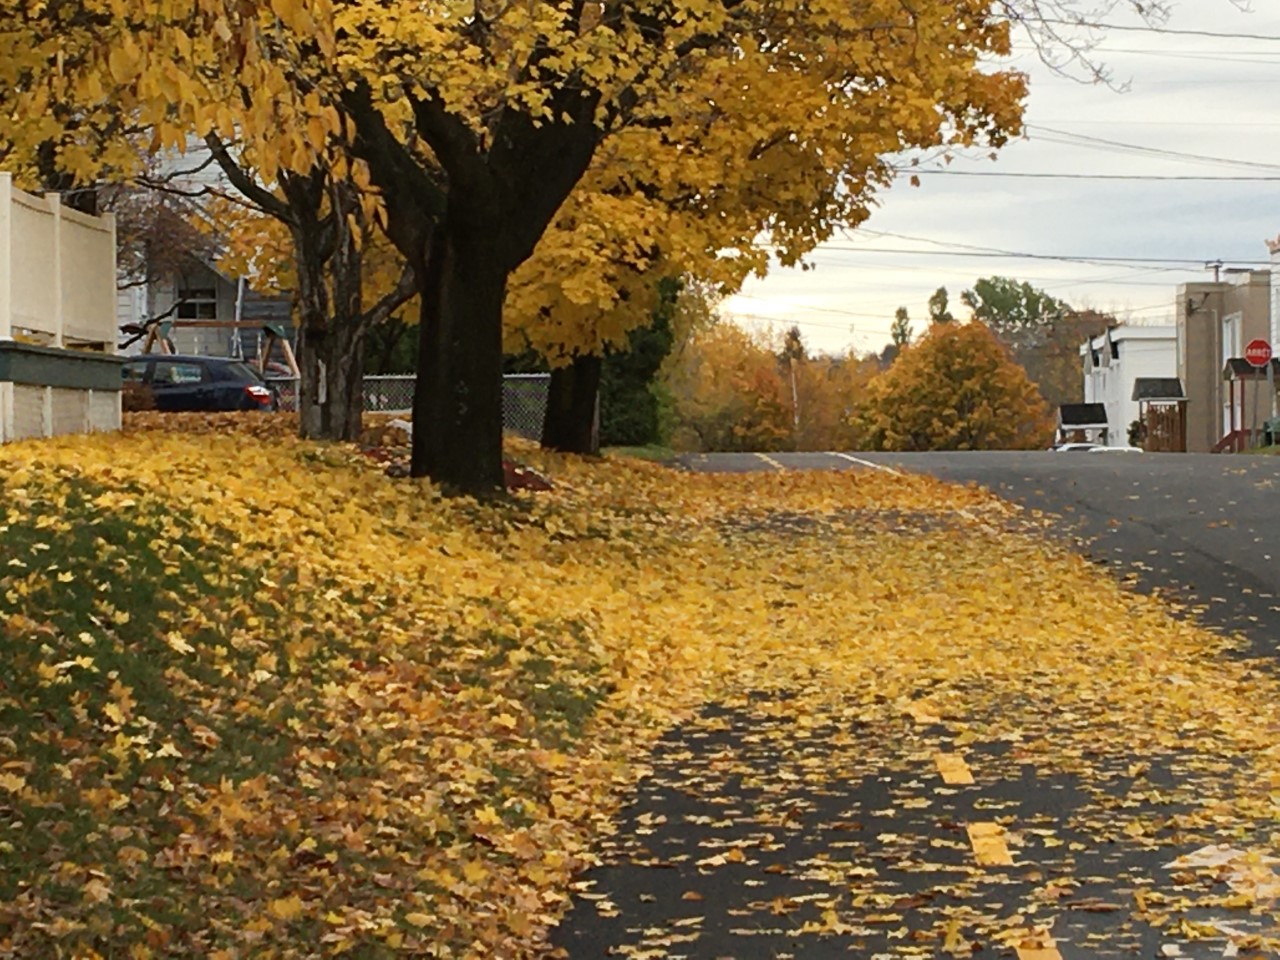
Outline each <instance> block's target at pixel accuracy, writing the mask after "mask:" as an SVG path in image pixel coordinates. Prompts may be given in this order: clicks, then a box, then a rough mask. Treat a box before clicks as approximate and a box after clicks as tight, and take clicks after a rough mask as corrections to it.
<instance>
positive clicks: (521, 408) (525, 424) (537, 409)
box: [502, 373, 551, 440]
mask: <svg viewBox="0 0 1280 960" xmlns="http://www.w3.org/2000/svg"><path fill="white" fill-rule="evenodd" d="M550 388H551V374H549V373H509V374H507V375H506V376H505V377H503V378H502V429H504V430H508V431H510V432H511V433H515V434H518V435H520V436H522V437H524V438H526V439H528V440H538V439H540V438H541V437H542V420H543V418H544V417H545V416H546V414H547V392H548V391H549V390H550Z"/></svg>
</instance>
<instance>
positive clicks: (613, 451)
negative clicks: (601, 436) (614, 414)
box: [602, 443, 677, 463]
mask: <svg viewBox="0 0 1280 960" xmlns="http://www.w3.org/2000/svg"><path fill="white" fill-rule="evenodd" d="M602 452H603V453H604V455H605V456H606V457H624V458H628V459H632V460H649V461H652V462H653V463H670V462H671V461H672V460H674V459H675V458H676V456H677V453H676V451H675V450H673V449H672V448H671V447H664V446H662V445H661V444H657V443H650V444H647V445H645V446H643V447H605V448H604V450H603V451H602Z"/></svg>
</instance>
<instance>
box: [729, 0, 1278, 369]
mask: <svg viewBox="0 0 1280 960" xmlns="http://www.w3.org/2000/svg"><path fill="white" fill-rule="evenodd" d="M1253 6H1254V10H1253V12H1246V11H1241V10H1240V9H1239V8H1238V7H1237V6H1234V5H1233V4H1232V3H1231V0H1181V2H1179V3H1177V5H1176V6H1175V8H1174V10H1173V16H1172V17H1171V18H1170V20H1169V21H1168V22H1167V23H1166V24H1165V26H1164V29H1165V31H1184V32H1156V31H1151V30H1146V29H1132V30H1124V31H1120V30H1116V31H1113V32H1110V33H1108V34H1107V35H1106V36H1105V38H1104V39H1102V40H1101V41H1100V42H1099V43H1098V45H1097V47H1096V49H1095V52H1094V58H1095V59H1096V60H1097V61H1099V62H1101V63H1105V64H1106V66H1107V68H1108V69H1109V70H1110V72H1111V74H1112V77H1113V80H1114V81H1115V82H1116V83H1122V84H1125V85H1126V86H1127V89H1125V90H1123V91H1122V92H1117V91H1116V90H1115V89H1111V88H1108V87H1107V86H1105V85H1099V84H1085V83H1079V82H1075V81H1073V80H1070V79H1065V78H1062V77H1060V76H1056V75H1055V74H1054V73H1053V72H1052V71H1050V70H1049V69H1047V68H1046V67H1045V66H1043V65H1042V64H1041V62H1040V60H1039V58H1038V57H1037V55H1036V53H1035V52H1034V50H1033V47H1032V45H1031V43H1030V42H1029V41H1028V40H1027V39H1025V38H1022V39H1019V40H1018V41H1017V55H1016V56H1015V57H1014V58H1013V61H1012V63H1013V65H1014V66H1015V67H1016V68H1018V69H1021V70H1023V71H1025V72H1027V73H1028V74H1029V75H1030V81H1031V82H1030V91H1031V92H1030V97H1029V99H1028V101H1027V110H1026V122H1027V136H1026V139H1024V140H1019V141H1017V142H1015V143H1013V144H1011V145H1010V146H1008V147H1006V148H1005V149H1004V150H1003V151H1002V152H1001V154H1000V156H999V158H998V159H997V160H996V161H994V162H993V161H991V160H988V159H985V158H983V159H978V158H976V157H975V158H972V159H970V158H966V159H960V160H957V161H955V162H954V163H953V164H952V165H951V168H950V169H952V170H958V171H967V172H974V173H981V174H996V173H999V174H1002V175H1001V176H989V175H984V176H955V175H937V176H927V175H922V176H921V178H920V179H921V186H920V187H911V186H909V184H908V183H907V180H906V178H905V176H904V178H902V179H901V180H899V181H898V182H897V183H896V184H895V185H894V186H893V188H892V189H890V190H889V191H887V192H886V193H884V194H883V195H882V196H881V198H880V205H879V207H878V208H877V209H876V211H875V212H874V213H873V214H872V216H871V218H870V220H869V221H867V223H866V224H864V225H863V226H862V227H860V228H859V229H858V230H856V231H854V232H851V233H849V234H848V236H847V237H844V238H840V239H837V240H835V241H833V242H832V243H829V244H827V245H824V246H823V247H821V248H819V250H818V251H817V252H815V253H814V254H813V256H812V258H811V261H812V263H813V264H814V265H815V267H816V269H814V270H810V271H807V272H802V271H800V270H798V269H794V270H789V269H783V268H780V267H776V268H775V269H774V270H773V271H772V273H771V274H770V275H769V276H768V277H767V278H765V279H764V280H751V281H748V283H747V285H746V286H745V287H744V289H743V292H742V294H741V295H739V296H736V297H733V298H731V299H730V300H728V301H726V302H725V303H724V304H723V307H722V313H724V314H725V315H726V316H729V317H732V318H734V319H735V320H737V321H738V322H740V323H742V324H743V325H745V326H767V325H769V324H770V323H772V324H773V325H774V326H775V327H777V328H782V327H786V326H789V325H790V324H792V323H796V324H799V326H800V329H801V330H802V331H803V333H804V336H805V340H806V342H807V343H808V344H809V346H810V348H811V349H815V350H825V351H831V352H843V351H845V350H847V349H850V348H854V349H856V350H858V351H860V352H861V351H868V350H879V349H880V348H881V347H882V346H883V345H884V344H885V343H886V342H888V339H889V326H890V324H891V323H892V321H893V316H894V310H895V309H896V308H897V307H898V306H900V305H901V306H905V307H906V308H907V309H908V311H909V312H910V315H911V318H912V320H913V325H914V327H915V332H916V333H917V334H919V333H920V332H922V330H923V329H924V327H925V326H927V323H926V322H925V319H924V318H925V317H926V316H927V309H926V304H927V301H928V299H929V296H930V294H931V293H932V292H933V291H934V290H935V289H937V288H938V287H939V286H945V287H946V288H947V290H948V293H949V294H950V297H951V302H952V309H953V312H954V313H955V314H956V315H957V316H960V317H965V316H968V311H967V310H965V309H964V308H963V306H962V305H961V304H960V303H959V298H960V292H961V291H962V290H964V289H966V288H968V287H971V286H972V285H973V283H974V281H975V280H977V279H978V278H980V277H984V276H991V275H995V274H999V275H1003V276H1011V277H1014V278H1016V279H1018V280H1026V281H1029V282H1030V283H1032V284H1034V285H1036V286H1038V287H1041V288H1043V289H1045V290H1048V291H1049V292H1050V293H1052V294H1053V295H1054V296H1056V297H1059V298H1060V299H1063V300H1065V301H1067V302H1068V303H1070V304H1071V305H1072V306H1076V307H1095V308H1098V309H1102V310H1107V311H1111V312H1114V313H1115V314H1116V315H1117V316H1119V317H1120V318H1121V319H1132V320H1134V321H1140V322H1144V323H1149V322H1160V321H1162V320H1163V321H1166V322H1172V319H1173V304H1174V288H1175V286H1176V285H1177V284H1178V283H1182V282H1187V281H1194V280H1200V279H1212V271H1210V270H1206V269H1205V268H1204V263H1205V262H1208V261H1215V260H1221V261H1222V262H1223V264H1224V265H1225V266H1226V267H1247V266H1255V267H1258V266H1264V265H1265V262H1266V261H1267V260H1268V259H1269V254H1268V251H1267V246H1266V240H1267V239H1274V238H1275V237H1276V236H1277V235H1278V234H1280V109H1278V108H1280V96H1278V95H1277V92H1276V91H1277V90H1278V89H1280V12H1277V10H1276V6H1275V0H1255V2H1254V4H1253ZM1107 22H1109V23H1114V24H1119V25H1123V26H1130V27H1134V28H1141V27H1142V26H1143V24H1142V21H1141V20H1139V19H1137V18H1136V17H1135V16H1133V15H1126V14H1124V13H1123V12H1117V13H1114V14H1112V15H1111V16H1110V17H1108V18H1107ZM1197 31H1200V32H1203V33H1205V34H1213V35H1211V36H1207V35H1202V34H1198V33H1197ZM1084 138H1092V139H1084ZM1097 140H1106V141H1112V142H1113V143H1114V144H1121V145H1123V146H1115V145H1112V144H1104V143H1097V142H1096V141H1097ZM1131 147H1137V148H1141V149H1131ZM1168 152H1172V153H1176V154H1195V155H1198V156H1200V157H1208V158H1221V159H1222V161H1224V162H1216V161H1215V160H1212V159H1209V160H1206V159H1195V158H1191V157H1178V156H1169V155H1167V154H1168ZM1225 161H1230V162H1225ZM1008 173H1015V174H1046V173H1053V174H1070V175H1072V177H1073V179H1051V178H1043V177H1034V176H1033V177H1018V176H1014V177H1009V176H1004V175H1003V174H1008ZM1091 175H1109V176H1116V175H1126V176H1131V177H1134V178H1135V179H1112V180H1108V179H1094V178H1092V177H1091ZM1157 177H1219V178H1221V177H1238V178H1246V179H1240V180H1195V179H1154V178H1157ZM1074 178H1079V179H1074ZM1248 178H1275V179H1272V180H1267V179H1248ZM966 248H979V249H978V250H973V251H972V253H975V254H976V253H979V252H983V253H986V254H988V255H986V256H972V255H968V254H967V253H966ZM883 250H895V251H900V252H895V253H883V252H879V251H883ZM997 252H1002V253H1013V254H1022V255H1030V254H1034V255H1038V257H1039V258H1035V257H1029V256H1020V257H1013V256H1002V255H991V254H995V253H997ZM962 253H963V254H965V255H957V254H962ZM1054 257H1070V258H1089V257H1100V258H1119V259H1120V261H1121V262H1105V261H1104V262H1101V263H1094V264H1089V263H1080V262H1068V261H1063V260H1057V259H1052V258H1054ZM1128 258H1150V259H1151V260H1152V261H1155V262H1150V263H1141V262H1133V261H1132V260H1129V261H1128V262H1125V260H1126V259H1128ZM1179 261H1185V262H1181V263H1180V262H1179Z"/></svg>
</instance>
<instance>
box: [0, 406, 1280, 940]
mask: <svg viewBox="0 0 1280 960" xmlns="http://www.w3.org/2000/svg"><path fill="white" fill-rule="evenodd" d="M139 423H140V426H139V427H138V428H136V429H134V430H132V431H131V432H129V433H126V434H124V435H122V436H94V437H76V438H65V439H60V440H56V441H50V442H43V443H22V444H15V445H11V446H8V447H4V448H0V657H2V660H0V956H20V957H46V956H47V957H58V956H67V957H70V956H91V955H93V954H92V953H91V951H96V953H97V954H99V955H101V956H104V957H105V956H110V957H116V956H128V957H147V956H199V957H236V956H248V955H274V956H280V957H290V956H314V955H317V954H328V953H335V954H336V953H342V952H346V953H348V954H349V955H353V956H360V957H379V956H391V955H395V954H400V955H404V954H408V955H438V956H464V955H472V954H487V955H496V956H503V957H517V956H530V955H535V954H537V953H538V952H539V950H540V949H542V947H543V945H545V934H546V930H547V928H548V926H549V925H550V924H552V923H553V922H554V921H555V919H556V917H557V916H558V915H559V913H560V912H561V910H562V909H563V907H564V905H565V903H566V901H567V895H568V892H567V891H568V882H569V880H570V878H571V876H572V874H573V872H574V871H575V870H576V869H578V868H579V867H581V866H582V865H584V864H587V863H589V862H590V861H591V859H592V853H591V850H592V843H593V841H594V840H595V839H597V838H599V837H600V835H601V834H602V833H604V832H606V831H608V829H609V824H610V822H611V817H612V814H613V812H614V811H615V809H616V807H617V804H618V802H619V799H620V798H621V797H622V796H624V795H625V791H626V790H627V788H628V787H629V786H630V785H631V784H632V783H634V781H635V779H636V777H637V776H639V775H640V774H641V773H642V772H643V770H644V762H645V756H646V750H647V748H648V746H649V745H650V744H651V743H652V742H653V741H654V739H655V738H656V737H657V736H658V735H659V733H660V732H661V731H662V730H663V729H664V728H666V727H667V726H669V725H670V724H671V723H673V722H675V721H677V720H679V719H681V718H683V717H687V716H690V715H691V714H692V713H694V712H695V711H697V710H698V709H699V708H700V707H701V706H702V705H704V704H705V703H708V702H712V701H715V702H721V703H725V704H734V703H740V704H747V703H752V704H758V702H759V701H758V700H757V699H754V698H757V697H758V696H759V695H760V694H761V693H762V692H763V693H765V694H766V701H767V702H771V703H776V704H777V705H778V712H779V715H780V716H783V717H786V718H791V719H792V720H793V721H794V723H795V724H796V725H797V729H803V728H804V726H805V724H807V723H811V722H813V718H814V717H819V716H828V717H838V718H839V723H841V724H843V725H844V726H845V727H851V726H852V725H856V724H859V723H862V722H863V721H868V722H869V721H871V720H875V719H876V718H880V720H883V719H884V718H886V717H901V716H903V715H904V714H909V715H924V714H927V715H930V716H932V715H936V716H938V717H941V718H943V719H944V720H945V721H946V722H947V723H948V724H950V725H951V726H952V729H953V731H954V732H956V735H957V740H958V742H961V743H963V742H972V741H973V740H977V739H984V738H985V739H997V738H999V739H1004V740H1009V739H1011V738H1018V742H1019V743H1020V750H1021V751H1022V755H1023V756H1024V757H1026V758H1028V759H1027V762H1037V763H1043V764H1045V765H1053V764H1057V765H1062V764H1068V765H1070V766H1072V768H1073V769H1077V770H1081V771H1084V772H1086V773H1087V770H1088V769H1089V766H1090V764H1091V763H1093V762H1094V759H1093V758H1095V757H1102V756H1129V755H1131V754H1133V753H1135V752H1136V753H1138V754H1140V755H1144V756H1152V755H1156V754H1160V753H1162V752H1172V751H1178V752H1179V755H1180V756H1186V755H1188V754H1190V755H1192V756H1193V757H1204V758H1206V761H1205V762H1206V763H1214V764H1218V763H1220V761H1221V758H1224V757H1231V758H1238V759H1239V767H1238V769H1239V770H1240V771H1241V772H1240V774H1239V776H1238V777H1230V778H1228V777H1218V779H1217V780H1214V781H1207V782H1206V784H1205V786H1204V803H1205V805H1206V808H1208V807H1209V806H1210V805H1212V811H1213V812H1212V816H1213V817H1214V818H1215V820H1214V822H1215V823H1221V824H1227V825H1230V829H1238V830H1239V831H1240V834H1239V835H1242V836H1243V835H1244V834H1245V832H1247V831H1248V830H1250V829H1252V827H1251V824H1253V825H1254V826H1256V824H1255V823H1254V821H1255V820H1256V819H1257V818H1258V817H1259V816H1264V815H1265V810H1267V809H1270V808H1269V807H1268V806H1267V803H1268V801H1267V799H1266V798H1267V789H1268V787H1267V785H1268V784H1272V783H1275V782H1280V755H1278V754H1277V752H1276V749H1275V746H1274V734H1273V732H1274V730H1276V729H1280V716H1278V711H1280V706H1278V705H1280V689H1277V684H1276V683H1275V681H1274V680H1273V679H1272V678H1271V677H1270V675H1269V674H1267V673H1265V672H1264V671H1260V670H1257V669H1255V668H1254V666H1253V665H1251V664H1250V663H1248V662H1247V661H1240V660H1233V661H1223V660H1219V659H1215V657H1214V653H1215V651H1217V650H1219V649H1221V648H1222V647H1223V646H1224V645H1226V643H1227V641H1225V640H1223V639H1222V638H1219V637H1214V636H1213V635H1210V634H1206V633H1204V632H1202V631H1200V630H1197V629H1196V628H1195V627H1193V626H1191V625H1189V624H1188V623H1186V622H1183V621H1179V620H1176V619H1173V618H1172V617H1170V616H1169V615H1168V612H1167V611H1166V610H1165V609H1164V608H1163V607H1161V606H1160V605H1159V604H1157V603H1156V602H1154V601H1150V600H1146V599H1143V598H1138V597H1133V596H1129V595H1126V594H1124V593H1123V592H1122V591H1121V590H1120V589H1119V588H1118V587H1117V586H1116V585H1115V584H1114V583H1112V581H1110V580H1109V579H1107V578H1106V577H1105V576H1103V575H1101V574H1099V573H1098V572H1096V571H1094V570H1093V569H1092V568H1091V567H1090V566H1089V565H1088V564H1087V563H1084V562H1083V561H1081V560H1079V559H1078V558H1074V557H1071V556H1068V555H1065V554H1063V553H1061V552H1060V551H1059V550H1057V548H1055V547H1052V546H1049V545H1048V544H1047V543H1046V542H1044V541H1042V540H1041V539H1039V538H1038V537H1036V536H1035V535H1034V534H1033V533H1026V532H1020V531H1019V529H1017V528H1016V523H1015V521H1016V520H1017V517H1016V514H1015V511H1013V510H1012V508H1010V507H1008V506H1006V505H1004V504H1002V503H1000V502H999V501H996V500H994V499H992V498H990V497H989V496H988V495H987V494H985V493H984V492H982V491H980V490H977V489H973V488H960V487H951V486H947V485H944V484H942V483H939V482H937V481H934V480H930V479H927V478H921V477H894V476H889V475H885V474H879V473H875V474H855V473H845V474H836V473H814V474H799V473H771V474H757V475H751V476H721V477H713V476H703V475H683V474H673V473H672V472H671V471H669V470H666V469H664V468H661V467H657V466H654V465H650V464H646V463H641V462H634V461H608V460H606V461H598V462H590V461H585V460H580V459H575V458H567V459H562V458H556V457H552V456H548V455H544V454H542V453H540V452H539V451H537V450H536V449H534V448H532V447H531V446H524V447H520V448H519V449H518V450H516V451H515V452H516V453H517V454H518V455H519V456H520V457H521V458H522V459H525V460H528V461H530V462H532V463H533V464H534V465H535V466H536V467H538V468H539V469H540V470H543V471H545V472H546V473H548V474H549V475H551V476H552V478H553V480H554V483H555V489H554V490H553V491H551V492H550V493H540V494H520V495H518V496H517V497H515V498H514V499H513V500H511V501H509V502H505V503H495V504H490V505H479V504H476V503H474V502H470V501H465V500H461V501H457V500H445V499H442V498H441V497H439V496H438V495H437V494H436V492H435V491H434V490H433V489H432V488H431V487H430V486H428V485H425V484H422V483H419V482H416V481H410V480H393V479H390V478H388V477H387V476H385V474H384V473H383V472H382V469H381V468H380V467H379V466H378V465H377V464H376V463H374V462H372V461H370V460H368V459H366V458H365V457H363V456H361V455H360V454H358V453H357V452H355V450H354V449H352V448H347V447H341V446H324V445H315V444H306V443H302V442H300V441H297V440H295V439H292V438H291V437H290V436H289V435H288V423H287V421H286V420H285V419H284V418H269V417H262V418H251V419H250V418H238V419H237V418H217V417H214V418H167V419H159V418H155V417H142V418H140V420H139ZM1099 664H1106V665H1107V669H1105V670H1104V669H1099ZM1171 676H1176V677H1177V680H1178V682H1177V684H1176V685H1175V686H1171V685H1170V680H1169V678H1170V677H1171ZM1029 691H1039V692H1040V693H1039V695H1038V696H1035V697H1029V696H1028V692H1029ZM1259 811H1263V812H1262V813H1260V812H1259ZM1250 818H1254V819H1253V820H1251V819H1250Z"/></svg>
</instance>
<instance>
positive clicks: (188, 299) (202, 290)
mask: <svg viewBox="0 0 1280 960" xmlns="http://www.w3.org/2000/svg"><path fill="white" fill-rule="evenodd" d="M178 319H179V320H217V319H218V291H217V290H215V289H214V288H213V287H179V288H178Z"/></svg>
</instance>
